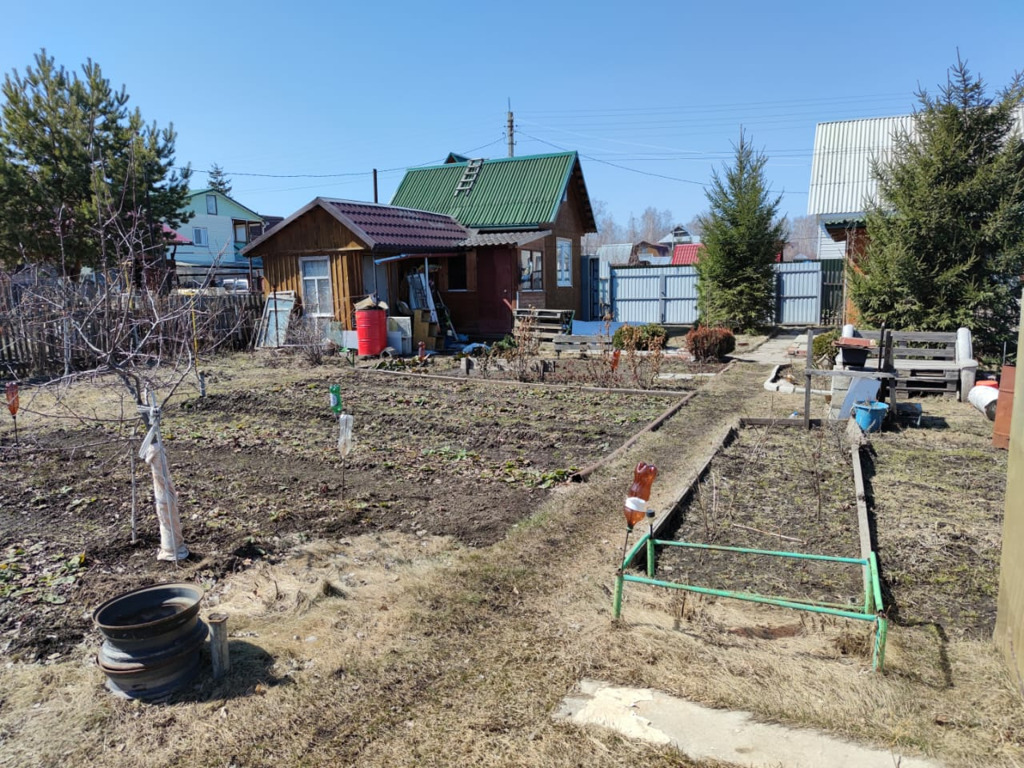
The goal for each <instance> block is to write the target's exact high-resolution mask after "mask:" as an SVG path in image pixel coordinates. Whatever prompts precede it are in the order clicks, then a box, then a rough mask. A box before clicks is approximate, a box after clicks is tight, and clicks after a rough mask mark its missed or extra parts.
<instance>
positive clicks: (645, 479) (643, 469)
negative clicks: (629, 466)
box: [623, 461, 658, 530]
mask: <svg viewBox="0 0 1024 768" xmlns="http://www.w3.org/2000/svg"><path fill="white" fill-rule="evenodd" d="M657 476H658V468H657V467H656V466H654V465H653V464H647V463H646V462H643V461H641V462H640V463H639V464H637V465H636V469H635V470H634V471H633V482H632V484H631V485H630V486H629V494H628V495H627V496H626V504H625V508H624V510H623V512H624V514H625V515H626V527H627V528H629V529H630V530H632V529H633V526H634V525H636V524H637V523H639V522H640V521H641V520H643V519H644V515H645V514H647V502H648V501H650V499H651V485H652V484H653V483H654V478H656V477H657Z"/></svg>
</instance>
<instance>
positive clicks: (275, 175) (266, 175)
mask: <svg viewBox="0 0 1024 768" xmlns="http://www.w3.org/2000/svg"><path fill="white" fill-rule="evenodd" d="M503 141H505V134H504V133H502V135H501V136H499V137H498V138H497V139H495V140H494V141H489V142H487V143H486V144H481V145H480V146H479V147H473V148H472V149H467V150H465V151H464V152H463V153H460V154H466V155H469V154H472V153H473V152H477V151H479V150H481V149H486V148H487V147H490V146H493V145H494V144H498V143H500V142H503ZM439 162H442V161H438V160H428V161H426V162H423V163H410V164H408V165H400V166H396V167H394V168H383V169H381V170H378V171H377V173H378V174H384V173H394V172H395V171H404V170H407V169H409V168H420V167H422V166H425V165H434V164H438V163H439ZM176 170H178V171H183V170H185V167H183V166H178V167H177V168H176ZM192 170H193V171H195V170H197V169H195V168H193V169H192ZM199 173H205V174H207V175H209V174H210V171H202V170H200V171H199ZM222 173H223V174H224V175H225V176H232V177H234V176H238V177H254V178H260V179H340V178H348V177H357V176H372V175H373V171H372V170H371V171H344V172H339V173H257V172H255V171H228V170H223V171H222Z"/></svg>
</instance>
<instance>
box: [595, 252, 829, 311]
mask: <svg viewBox="0 0 1024 768" xmlns="http://www.w3.org/2000/svg"><path fill="white" fill-rule="evenodd" d="M775 274H776V284H775V290H776V307H775V309H776V311H775V322H776V323H778V324H780V325H817V324H819V323H820V322H821V321H822V318H821V293H822V273H821V264H820V263H819V262H817V261H804V262H793V263H787V264H776V265H775ZM611 304H612V307H613V308H614V316H615V320H616V321H618V322H622V323H634V324H644V323H661V324H663V325H692V324H693V323H695V322H697V269H696V267H613V268H612V270H611Z"/></svg>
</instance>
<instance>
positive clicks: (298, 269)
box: [242, 197, 471, 331]
mask: <svg viewBox="0 0 1024 768" xmlns="http://www.w3.org/2000/svg"><path fill="white" fill-rule="evenodd" d="M469 238H470V232H469V231H468V230H467V229H466V228H465V227H463V226H462V225H461V224H459V223H458V222H457V221H455V219H453V218H452V217H450V216H446V215H444V214H437V213H431V212H429V211H417V210H411V209H409V208H399V207H396V206H390V205H379V204H376V203H363V202H356V201H352V200H335V199H332V198H326V197H317V198H315V199H314V200H313V201H312V202H310V203H309V204H307V205H305V206H304V207H302V208H300V209H299V210H298V211H296V212H295V213H293V214H292V215H291V216H289V217H287V218H286V219H284V221H282V222H280V223H279V224H277V225H276V226H274V227H273V228H272V229H270V230H268V231H267V232H265V233H264V234H263V235H261V236H259V237H257V238H256V239H255V240H253V241H252V242H251V243H249V244H248V245H246V246H245V247H244V248H243V249H242V255H243V257H245V258H249V259H261V260H262V264H263V274H264V279H263V287H264V291H265V292H266V293H268V294H269V293H272V292H275V291H294V292H295V295H296V296H297V297H299V299H300V300H301V303H302V311H303V314H304V315H305V316H307V317H311V318H314V319H315V320H317V321H320V322H321V323H327V322H330V321H334V322H337V323H340V324H341V328H343V329H344V330H348V331H351V330H354V329H355V318H354V311H355V304H356V303H358V302H359V301H361V300H362V299H364V298H366V297H367V296H369V295H371V294H375V295H376V296H377V297H378V298H379V299H380V300H382V301H385V302H386V303H388V304H389V305H390V306H391V307H393V308H395V309H397V305H398V303H399V302H400V301H407V299H408V298H409V294H408V291H409V282H408V280H407V279H406V278H407V276H408V275H409V274H415V273H417V272H419V273H421V274H424V275H427V276H428V277H429V278H430V279H434V278H435V277H436V274H437V272H436V270H437V267H438V264H439V263H443V262H446V261H450V260H453V259H455V260H460V261H461V262H465V255H466V250H467V248H469V247H471V246H470V245H469V244H468V243H467V240H468V239H469ZM431 262H433V265H431ZM457 272H458V270H457V269H448V270H446V271H445V274H446V275H447V279H448V280H449V281H454V280H456V279H457V278H456V275H457ZM462 275H463V279H465V273H462ZM407 303H408V302H407ZM460 330H461V329H460Z"/></svg>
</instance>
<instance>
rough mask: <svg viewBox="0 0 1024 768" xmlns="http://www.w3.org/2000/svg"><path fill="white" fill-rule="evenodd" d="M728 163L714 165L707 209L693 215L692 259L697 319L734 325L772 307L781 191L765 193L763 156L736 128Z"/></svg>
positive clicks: (767, 314) (781, 226)
mask: <svg viewBox="0 0 1024 768" xmlns="http://www.w3.org/2000/svg"><path fill="white" fill-rule="evenodd" d="M734 148H735V150H736V156H735V159H734V161H733V165H732V166H731V167H729V168H726V169H725V171H724V177H723V176H722V175H720V174H719V173H718V171H715V172H714V173H713V174H712V177H711V185H710V187H709V188H708V190H707V193H706V194H707V198H708V203H709V210H708V212H707V213H706V214H703V215H702V216H701V217H700V218H699V224H700V227H701V229H702V232H703V234H702V235H701V242H702V243H703V244H704V248H703V249H702V251H701V254H700V260H699V261H698V262H697V275H698V280H697V299H698V310H699V314H700V321H701V322H702V323H704V324H705V325H723V326H728V327H730V328H733V329H739V330H754V329H756V328H758V327H761V326H763V325H766V324H768V323H771V321H772V318H773V316H774V311H775V270H774V267H773V264H774V263H775V257H776V255H777V254H778V253H779V252H780V251H781V249H782V246H783V243H784V241H785V232H786V224H785V219H783V220H781V221H780V220H778V219H777V218H776V215H777V213H778V210H779V203H780V201H781V199H782V197H781V195H780V196H778V197H775V198H771V197H770V196H769V192H768V183H767V181H766V179H765V176H764V166H765V163H767V162H768V158H767V157H766V156H765V155H764V154H763V153H761V152H755V151H754V149H753V147H752V146H751V144H750V141H749V140H748V139H747V137H746V134H745V133H744V132H743V131H742V130H741V131H740V140H739V144H736V145H734Z"/></svg>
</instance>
